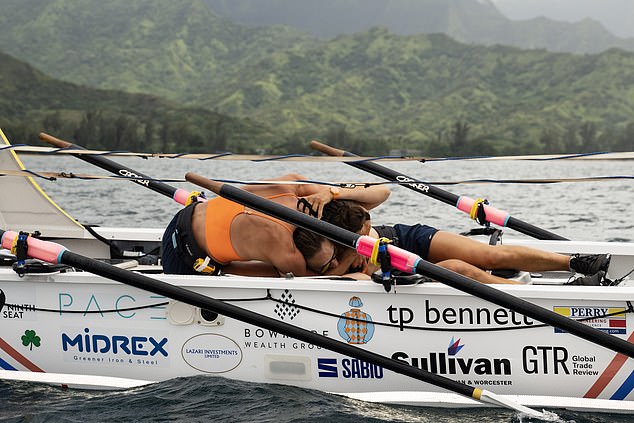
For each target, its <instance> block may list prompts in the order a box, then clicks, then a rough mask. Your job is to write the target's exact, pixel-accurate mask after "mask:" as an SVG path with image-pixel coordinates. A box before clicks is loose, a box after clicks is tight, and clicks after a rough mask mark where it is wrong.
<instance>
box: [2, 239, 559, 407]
mask: <svg viewBox="0 0 634 423" xmlns="http://www.w3.org/2000/svg"><path fill="white" fill-rule="evenodd" d="M18 236H19V234H18V233H17V232H13V231H4V230H1V229H0V245H1V246H2V247H3V248H7V249H10V248H11V247H12V246H13V244H14V242H15V241H16V239H17V238H18ZM26 242H27V246H28V249H27V254H28V255H29V256H30V257H33V258H37V259H39V260H43V261H46V262H49V263H54V264H58V263H59V264H67V265H69V266H72V267H74V268H77V269H81V270H84V271H86V272H90V273H94V274H96V275H99V276H102V277H104V278H108V279H112V280H115V281H117V282H121V283H124V284H126V285H129V286H133V287H135V288H139V289H142V290H145V291H149V292H153V293H155V294H158V295H163V296H165V297H168V298H172V299H174V300H177V301H181V302H183V303H186V304H190V305H192V306H194V307H199V308H201V309H205V310H211V311H213V312H215V313H218V314H222V315H224V316H227V317H230V318H233V319H236V320H239V321H241V322H244V323H248V324H251V325H254V326H258V327H261V328H264V329H267V330H272V331H275V332H278V333H280V334H283V335H286V336H289V337H291V338H294V339H297V340H299V341H304V342H307V343H310V344H313V345H316V346H319V347H322V348H324V349H327V350H330V351H333V352H337V353H339V354H343V355H346V356H348V357H353V358H357V359H359V360H362V361H365V362H368V363H372V364H375V365H377V366H381V367H383V368H385V369H388V370H392V371H393V372H396V373H399V374H402V375H405V376H409V377H412V378H414V379H417V380H421V381H423V382H427V383H430V384H432V385H435V386H438V387H441V388H444V389H447V390H449V391H451V392H455V393H458V394H461V395H464V396H466V397H469V398H474V399H476V400H479V401H481V402H484V403H488V404H493V405H496V406H502V407H507V408H511V409H513V410H516V411H519V412H521V413H524V414H527V415H529V416H531V417H536V418H541V419H546V418H548V419H551V413H548V414H547V413H540V412H538V411H535V410H533V409H531V408H528V407H525V406H523V405H521V404H516V403H514V402H512V401H510V400H508V399H506V398H503V397H499V396H497V395H495V394H494V393H492V392H489V391H487V390H483V389H479V388H476V387H473V386H469V385H466V384H463V383H460V382H456V381H454V380H452V379H449V378H446V377H444V376H439V375H436V374H434V373H431V372H428V371H426V370H423V369H419V368H418V367H414V366H410V365H409V364H406V363H403V362H401V361H398V360H392V359H391V358H388V357H385V356H382V355H380V354H377V353H374V352H371V351H368V350H364V349H362V348H358V347H355V346H353V345H350V344H347V343H344V342H341V341H338V340H336V339H333V338H329V337H327V336H323V335H320V334H317V333H314V332H311V331H309V330H306V329H302V328H300V327H297V326H294V325H291V324H289V323H286V322H282V321H280V320H276V319H273V318H271V317H268V316H265V315H262V314H259V313H256V312H253V311H251V310H247V309H244V308H241V307H238V306H235V305H232V304H228V303H225V302H223V301H220V300H218V299H215V298H211V297H208V296H205V295H203V294H200V293H198V292H194V291H190V290H188V289H185V288H182V287H180V286H176V285H172V284H169V283H167V282H163V281H161V280H158V279H154V278H150V277H149V276H146V275H143V274H140V273H135V272H132V271H129V270H125V269H121V268H118V267H115V266H112V265H109V264H107V263H104V262H100V261H98V260H95V259H92V258H89V257H85V256H82V255H80V254H77V253H74V252H72V251H70V250H68V249H66V248H65V247H63V246H62V245H60V244H56V243H53V242H49V241H43V240H40V239H37V238H33V237H28V238H27V239H26Z"/></svg>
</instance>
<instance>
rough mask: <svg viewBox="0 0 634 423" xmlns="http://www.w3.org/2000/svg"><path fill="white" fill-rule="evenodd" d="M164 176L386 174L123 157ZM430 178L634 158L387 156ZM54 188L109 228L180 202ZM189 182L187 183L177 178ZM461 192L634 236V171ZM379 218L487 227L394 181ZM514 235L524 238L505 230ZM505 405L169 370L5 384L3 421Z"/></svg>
mask: <svg viewBox="0 0 634 423" xmlns="http://www.w3.org/2000/svg"><path fill="white" fill-rule="evenodd" d="M23 159H24V162H25V165H26V167H27V168H28V169H30V170H33V171H54V172H67V173H70V172H72V173H75V174H93V175H107V173H106V172H105V171H102V170H101V169H98V168H96V167H94V166H92V165H89V164H86V163H83V162H81V161H79V160H78V159H75V158H72V157H58V156H54V157H33V156H29V157H25V158H23ZM115 160H116V161H119V162H122V163H124V164H125V165H127V166H128V167H131V168H133V169H135V170H138V171H140V172H143V173H146V174H148V175H151V176H152V177H155V178H165V179H172V180H182V179H183V177H184V174H185V173H186V172H188V171H193V172H196V173H199V174H201V175H204V176H206V177H209V178H214V179H224V180H240V181H249V180H256V179H267V178H271V177H274V176H279V175H282V174H285V173H289V172H293V173H300V174H301V175H303V176H305V177H306V178H307V179H311V180H316V181H327V182H342V181H343V182H379V181H382V180H381V179H379V178H377V177H374V176H372V175H369V174H367V173H365V172H363V171H360V170H357V169H354V168H352V167H351V166H348V165H345V164H342V163H316V162H295V161H293V162H290V161H287V162H279V161H278V162H245V161H220V160H209V161H194V160H186V159H178V160H169V159H149V160H143V159H137V158H126V159H122V158H115ZM382 164H383V165H384V166H387V167H390V168H392V169H397V170H399V171H401V172H403V173H404V174H407V175H409V176H412V177H415V178H417V179H420V180H424V181H428V182H439V181H445V182H449V181H459V180H473V179H490V180H500V179H513V180H527V179H536V178H539V179H543V178H549V179H558V178H579V177H588V176H632V175H633V174H634V172H633V169H634V166H633V163H632V162H631V161H629V162H628V161H539V162H536V161H499V162H498V161H495V162H484V161H469V162H467V161H447V162H427V163H421V162H383V163H382ZM38 183H39V184H40V185H41V186H42V187H43V188H44V190H45V191H46V192H47V193H48V194H49V195H50V196H51V197H52V198H53V199H54V200H55V201H56V202H57V203H58V204H59V205H60V206H61V207H62V208H63V209H65V210H66V211H67V212H68V213H70V214H71V215H72V216H73V217H75V218H76V219H78V220H79V221H80V222H82V223H87V224H98V225H102V226H133V227H164V226H166V225H167V223H168V222H169V220H170V219H171V217H172V216H173V214H174V213H176V212H177V211H178V210H179V207H180V206H178V205H177V204H175V203H173V202H172V201H171V200H169V199H168V198H166V197H163V196H161V195H160V194H157V193H154V192H152V191H150V190H147V189H145V188H143V187H140V186H138V185H136V184H132V183H129V182H126V181H109V180H80V179H58V180H57V181H54V182H50V181H45V180H41V179H38ZM172 184H173V185H175V186H178V187H182V188H184V189H187V190H193V189H196V187H195V186H193V185H191V184H189V183H182V182H173V183H172ZM439 187H440V188H442V189H444V190H446V191H449V192H452V193H454V194H458V195H466V196H469V197H472V198H486V199H487V200H488V201H489V203H490V204H491V205H493V206H495V207H497V208H499V209H502V210H506V211H508V212H510V213H511V215H512V216H513V217H515V218H516V219H520V220H523V221H525V222H528V223H531V224H533V225H535V226H538V227H541V228H544V229H547V230H549V231H551V232H554V233H557V234H559V235H562V236H564V237H567V238H570V239H575V240H591V241H629V242H632V241H634V211H633V210H634V209H633V200H634V181H633V180H632V179H626V180H619V179H614V180H609V181H607V182H576V183H571V182H566V183H554V184H520V183H504V184H484V183H479V184H460V185H448V186H439ZM372 215H373V220H374V222H376V223H383V224H394V223H408V224H413V223H418V222H424V223H426V224H428V225H432V226H436V227H438V228H441V229H444V230H448V231H453V232H462V231H466V230H469V229H471V228H474V227H477V225H476V224H475V223H473V222H472V221H471V220H470V219H469V217H468V216H467V215H466V214H464V213H462V212H459V211H457V210H456V209H455V208H453V207H451V206H449V205H447V204H444V203H442V202H439V201H437V200H433V199H431V198H428V197H426V196H424V195H422V194H419V193H416V192H414V191H411V190H409V189H406V188H404V187H397V186H394V187H393V189H392V195H391V196H390V199H389V200H388V201H387V203H386V204H384V205H381V206H380V207H379V208H377V209H376V210H374V211H373V213H372ZM505 234H506V236H514V237H516V236H519V237H523V236H524V235H522V234H518V233H517V232H515V231H513V230H512V229H505ZM557 413H558V414H559V416H560V417H561V418H562V419H563V420H565V421H575V422H579V423H582V422H588V423H589V422H633V421H634V418H632V417H626V416H620V415H614V414H600V413H595V414H591V413H577V412H571V411H561V410H558V411H557ZM520 421H529V420H527V419H525V418H524V419H522V418H521V417H520V416H519V415H518V414H516V413H514V412H512V411H507V410H503V409H479V410H448V409H431V408H420V407H404V406H388V405H382V404H372V403H366V402H362V401H356V400H352V399H348V398H344V397H340V396H335V395H330V394H326V393H322V392H318V391H311V390H305V389H300V388H294V387H288V386H281V385H263V384H255V383H246V382H238V381H231V380H227V379H223V378H219V377H192V378H182V379H174V380H169V381H166V382H162V383H157V384H154V385H151V386H147V387H143V388H137V389H133V390H129V391H124V392H110V391H78V390H61V389H59V388H56V387H49V386H38V385H32V384H27V383H17V382H0V422H30V423H35V422H275V423H286V422H319V423H326V422H354V423H358V422H430V423H431V422H441V423H456V422H520Z"/></svg>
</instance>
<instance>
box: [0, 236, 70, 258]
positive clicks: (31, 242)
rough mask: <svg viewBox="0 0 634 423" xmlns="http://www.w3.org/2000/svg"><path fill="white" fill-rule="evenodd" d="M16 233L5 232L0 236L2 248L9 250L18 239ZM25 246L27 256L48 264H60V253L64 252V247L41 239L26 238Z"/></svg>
mask: <svg viewBox="0 0 634 423" xmlns="http://www.w3.org/2000/svg"><path fill="white" fill-rule="evenodd" d="M18 235H19V234H18V233H17V232H14V231H6V232H5V233H4V234H3V235H2V248H6V249H7V250H10V249H11V247H12V246H13V242H14V241H15V239H16V238H17V237H18ZM26 245H27V246H28V247H29V249H28V251H27V255H28V256H29V257H33V258H36V259H39V260H43V261H45V262H48V263H53V264H58V263H61V261H60V260H61V258H62V253H63V252H64V251H66V247H63V246H61V245H59V244H56V243H54V242H50V241H42V240H41V239H37V238H33V237H31V236H30V237H28V238H27V240H26Z"/></svg>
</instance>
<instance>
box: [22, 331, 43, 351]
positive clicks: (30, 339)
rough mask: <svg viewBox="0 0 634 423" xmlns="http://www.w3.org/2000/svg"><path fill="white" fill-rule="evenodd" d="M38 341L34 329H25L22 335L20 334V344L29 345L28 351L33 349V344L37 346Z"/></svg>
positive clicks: (38, 338) (38, 344)
mask: <svg viewBox="0 0 634 423" xmlns="http://www.w3.org/2000/svg"><path fill="white" fill-rule="evenodd" d="M40 341H41V339H40V337H39V336H37V335H36V334H35V331H34V330H25V331H24V335H22V345H24V346H25V347H30V348H29V351H33V345H35V346H36V347H39V346H40Z"/></svg>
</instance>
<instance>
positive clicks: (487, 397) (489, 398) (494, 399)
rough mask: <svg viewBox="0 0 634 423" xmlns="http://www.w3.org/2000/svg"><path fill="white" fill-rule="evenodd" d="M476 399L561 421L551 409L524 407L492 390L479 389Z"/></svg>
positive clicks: (541, 417) (533, 416)
mask: <svg viewBox="0 0 634 423" xmlns="http://www.w3.org/2000/svg"><path fill="white" fill-rule="evenodd" d="M477 399H479V400H480V401H482V402H485V403H487V404H491V405H495V406H496V407H503V408H510V409H512V410H515V411H518V412H520V413H522V414H524V415H526V416H528V417H531V418H535V419H540V420H543V421H547V422H558V421H562V420H561V418H560V417H559V416H558V415H557V414H555V413H553V412H551V411H546V410H543V411H541V412H539V411H537V410H533V409H532V408H529V407H526V406H525V405H522V404H520V403H517V402H515V401H511V400H510V399H508V398H505V397H503V396H501V395H497V394H494V393H493V392H490V391H487V390H485V389H483V390H482V391H480V398H477Z"/></svg>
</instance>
